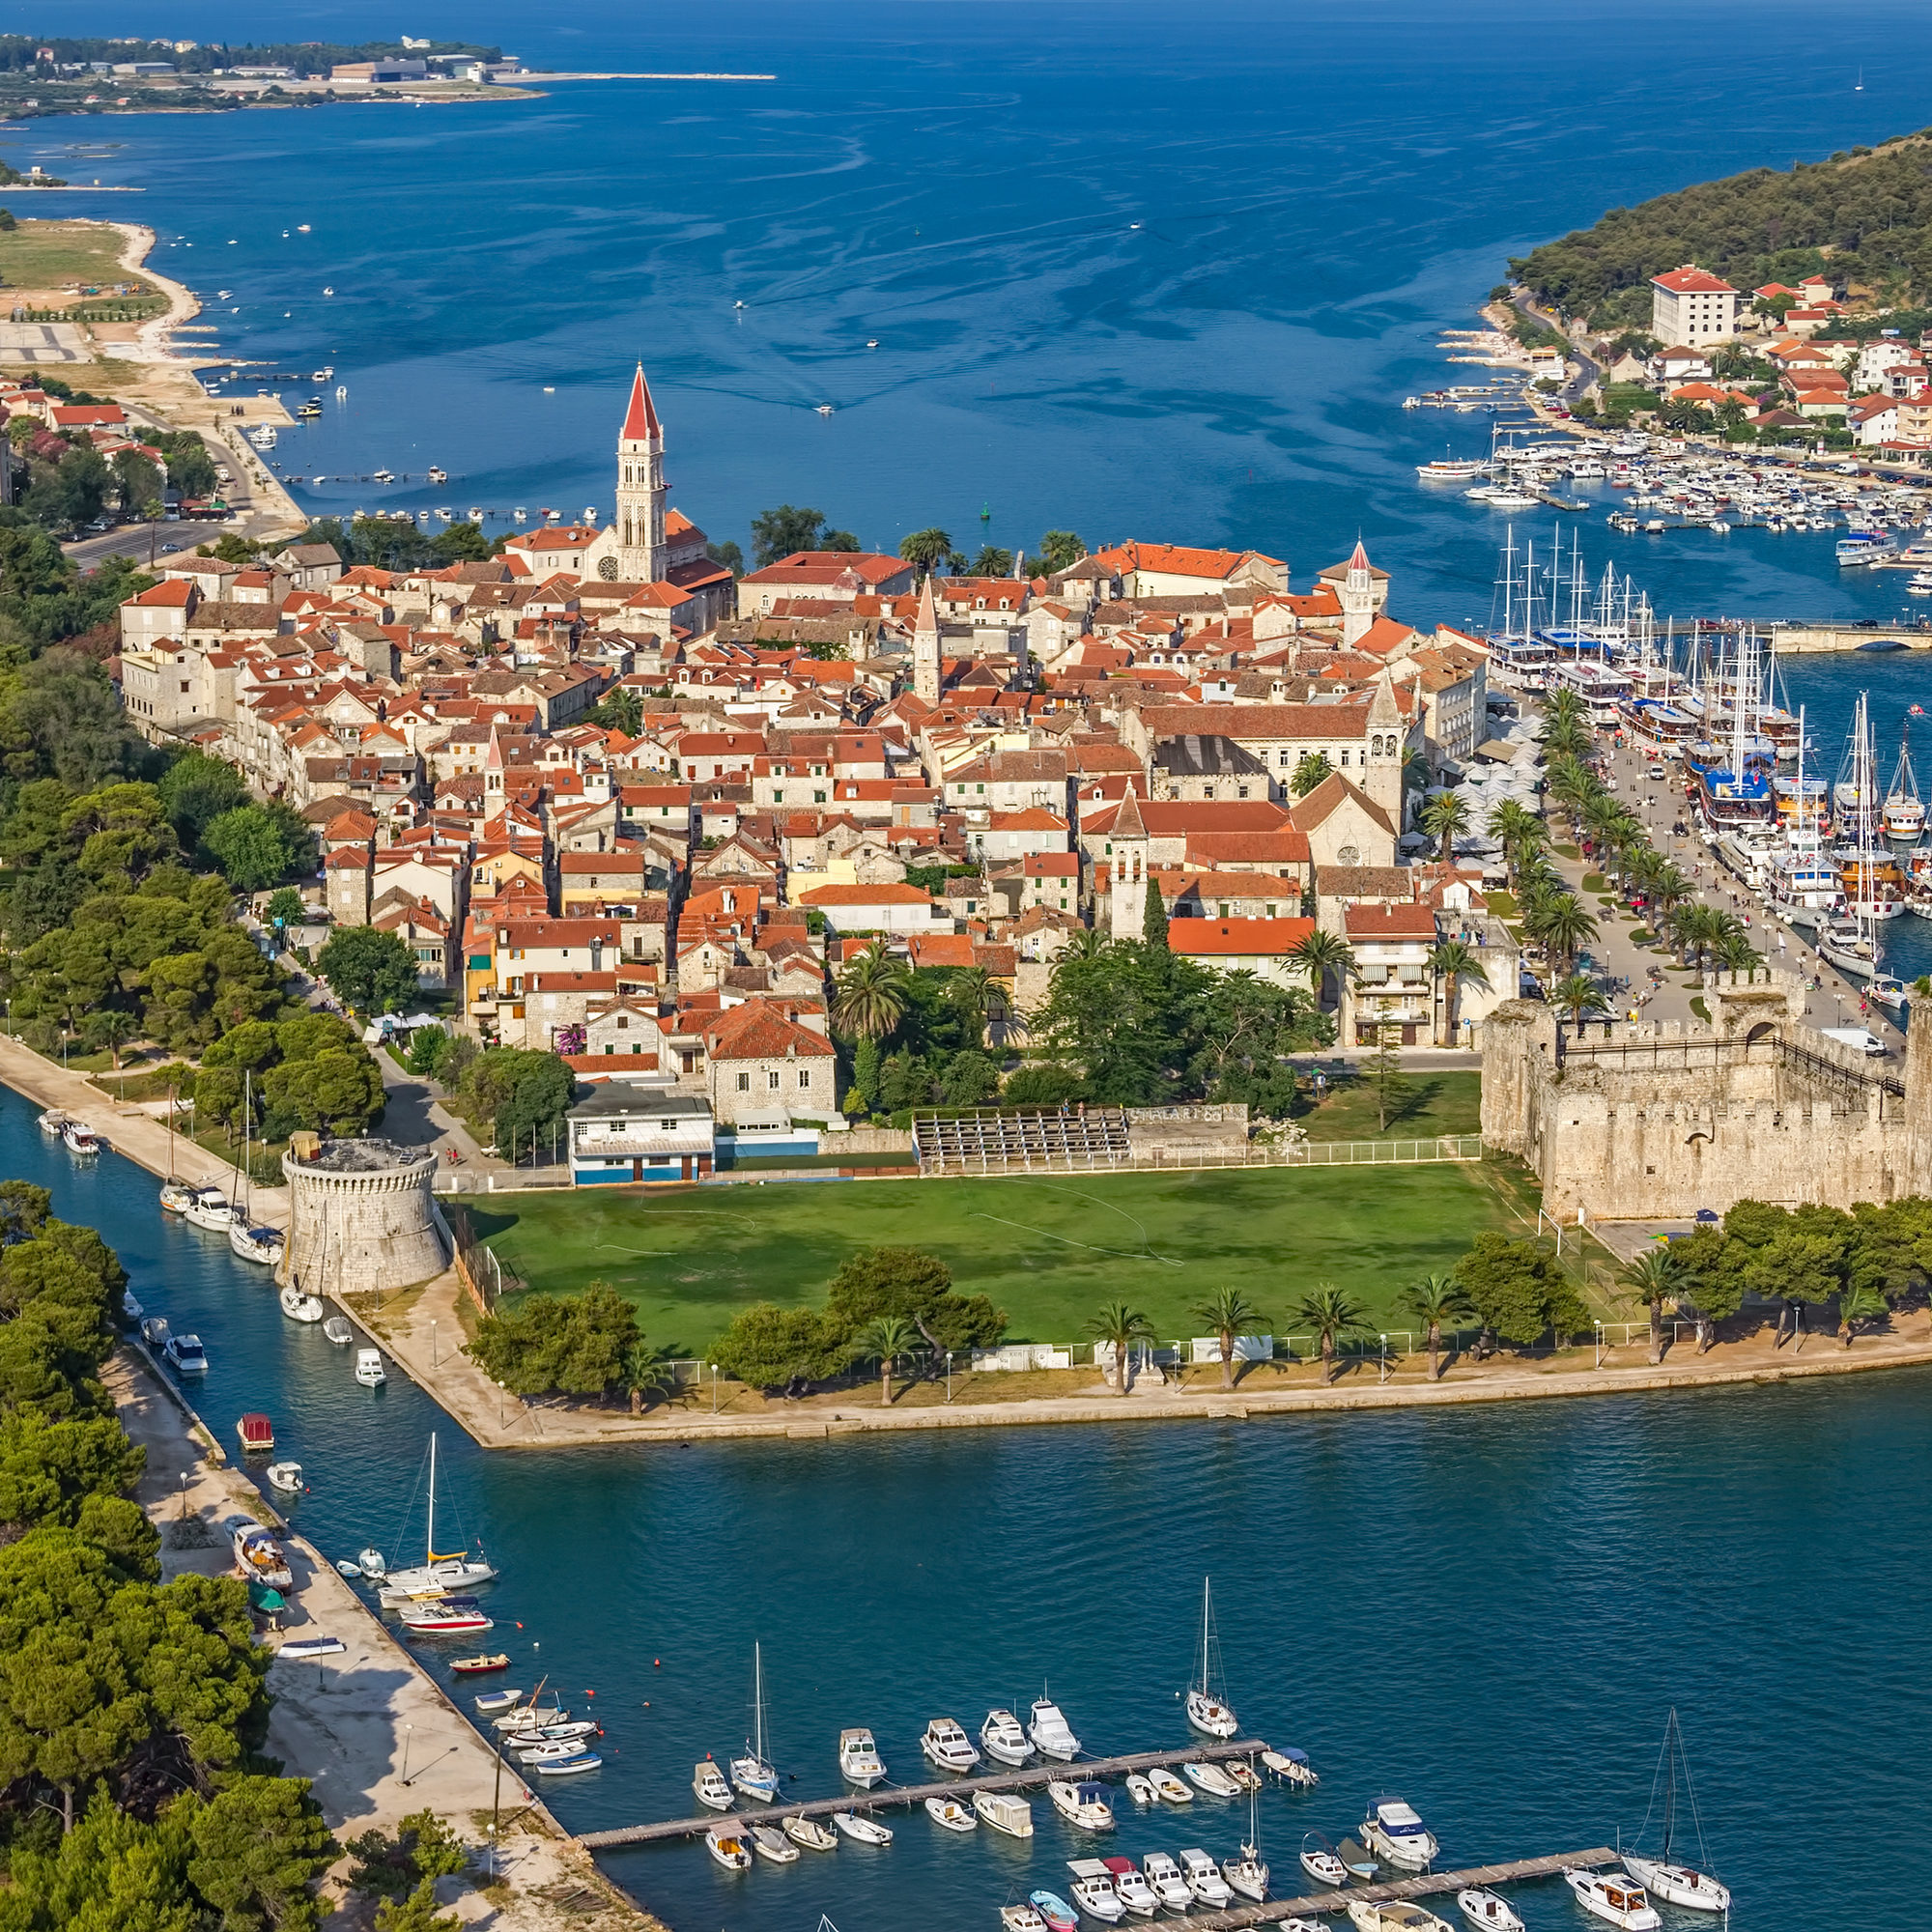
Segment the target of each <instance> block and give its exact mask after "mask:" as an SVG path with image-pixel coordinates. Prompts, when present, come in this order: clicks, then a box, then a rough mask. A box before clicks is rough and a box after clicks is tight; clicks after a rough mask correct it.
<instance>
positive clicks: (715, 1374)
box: [711, 1362, 718, 1415]
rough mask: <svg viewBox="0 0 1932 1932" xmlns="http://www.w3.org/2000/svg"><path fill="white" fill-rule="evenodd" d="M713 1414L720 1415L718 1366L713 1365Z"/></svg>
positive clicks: (714, 1363)
mask: <svg viewBox="0 0 1932 1932" xmlns="http://www.w3.org/2000/svg"><path fill="white" fill-rule="evenodd" d="M711 1413H712V1414H713V1415H716V1414H717V1413H718V1364H717V1363H716V1362H713V1363H712V1364H711Z"/></svg>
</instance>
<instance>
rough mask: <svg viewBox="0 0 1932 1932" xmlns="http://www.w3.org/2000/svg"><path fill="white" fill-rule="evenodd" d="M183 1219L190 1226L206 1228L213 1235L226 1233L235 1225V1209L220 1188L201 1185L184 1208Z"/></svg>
mask: <svg viewBox="0 0 1932 1932" xmlns="http://www.w3.org/2000/svg"><path fill="white" fill-rule="evenodd" d="M182 1219H183V1220H184V1221H185V1222H186V1223H187V1224H188V1226H189V1227H190V1228H206V1229H207V1230H208V1231H209V1233H210V1234H212V1235H225V1234H226V1233H227V1232H228V1231H229V1229H230V1228H232V1227H233V1226H234V1225H235V1209H234V1208H231V1207H230V1206H229V1205H228V1197H227V1196H226V1195H225V1194H223V1193H221V1192H220V1190H219V1189H217V1188H213V1187H201V1188H197V1189H196V1190H195V1196H194V1199H193V1200H192V1201H190V1202H189V1203H188V1204H187V1206H186V1207H185V1208H183V1209H182Z"/></svg>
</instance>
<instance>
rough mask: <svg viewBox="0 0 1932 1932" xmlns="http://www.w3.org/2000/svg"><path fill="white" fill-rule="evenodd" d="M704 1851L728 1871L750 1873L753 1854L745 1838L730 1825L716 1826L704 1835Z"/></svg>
mask: <svg viewBox="0 0 1932 1932" xmlns="http://www.w3.org/2000/svg"><path fill="white" fill-rule="evenodd" d="M704 1849H705V1850H706V1851H707V1852H709V1853H710V1854H711V1856H712V1857H713V1858H714V1859H716V1860H717V1861H718V1862H719V1863H720V1864H721V1865H723V1866H724V1867H725V1870H726V1871H750V1870H751V1869H752V1854H751V1851H750V1849H749V1847H748V1846H747V1845H746V1843H745V1841H744V1839H743V1838H741V1837H740V1836H739V1835H738V1833H736V1832H735V1831H733V1830H732V1828H731V1827H730V1826H729V1825H714V1826H712V1828H711V1829H710V1831H708V1832H706V1833H705V1834H704Z"/></svg>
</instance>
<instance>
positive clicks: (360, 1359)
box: [355, 1349, 389, 1389]
mask: <svg viewBox="0 0 1932 1932" xmlns="http://www.w3.org/2000/svg"><path fill="white" fill-rule="evenodd" d="M355 1379H356V1380H357V1381H358V1382H360V1383H361V1384H362V1386H363V1387H364V1388H365V1389H377V1388H381V1387H382V1386H383V1384H384V1382H385V1381H387V1380H388V1379H389V1377H388V1372H387V1370H385V1369H384V1367H383V1351H382V1350H380V1349H357V1350H356V1351H355Z"/></svg>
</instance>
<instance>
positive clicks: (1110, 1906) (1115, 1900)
mask: <svg viewBox="0 0 1932 1932" xmlns="http://www.w3.org/2000/svg"><path fill="white" fill-rule="evenodd" d="M1066 1868H1067V1870H1068V1871H1070V1872H1071V1873H1072V1874H1073V1883H1072V1885H1070V1886H1069V1887H1068V1888H1067V1889H1068V1890H1069V1891H1071V1892H1072V1894H1073V1902H1074V1904H1075V1905H1077V1906H1078V1907H1079V1908H1080V1910H1081V1911H1082V1912H1084V1913H1085V1914H1086V1915H1087V1916H1088V1918H1097V1919H1099V1920H1100V1921H1101V1923H1102V1924H1105V1925H1111V1924H1113V1923H1114V1921H1115V1920H1116V1919H1118V1918H1124V1917H1125V1916H1126V1910H1127V1908H1126V1907H1125V1906H1124V1905H1122V1903H1121V1895H1120V1893H1119V1892H1117V1891H1116V1890H1115V1889H1114V1874H1113V1873H1112V1872H1110V1871H1109V1870H1108V1869H1107V1867H1106V1866H1105V1865H1104V1864H1102V1863H1101V1862H1100V1861H1099V1860H1098V1859H1068V1860H1067V1861H1066Z"/></svg>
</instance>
